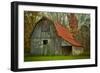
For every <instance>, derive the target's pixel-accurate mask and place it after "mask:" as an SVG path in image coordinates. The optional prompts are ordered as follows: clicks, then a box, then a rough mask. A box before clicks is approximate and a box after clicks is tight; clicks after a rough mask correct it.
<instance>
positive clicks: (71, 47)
mask: <svg viewBox="0 0 100 73" xmlns="http://www.w3.org/2000/svg"><path fill="white" fill-rule="evenodd" d="M76 47H77V48H78V50H81V44H80V43H79V42H78V41H77V40H76V39H75V38H74V37H73V36H72V34H71V33H70V32H69V30H68V29H67V28H65V27H64V26H63V25H62V24H60V22H53V21H51V20H50V19H48V18H47V17H42V18H41V19H40V20H39V21H38V22H37V23H36V24H35V27H34V28H33V31H32V33H31V54H33V55H72V54H73V53H75V52H74V51H76V50H77V48H76ZM75 49H76V50H75Z"/></svg>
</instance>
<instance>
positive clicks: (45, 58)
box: [24, 55, 90, 62]
mask: <svg viewBox="0 0 100 73" xmlns="http://www.w3.org/2000/svg"><path fill="white" fill-rule="evenodd" d="M89 58H90V56H87V55H84V56H82V55H80V56H25V57H24V61H25V62H28V61H48V60H49V61H50V60H75V59H89Z"/></svg>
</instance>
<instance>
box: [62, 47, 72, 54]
mask: <svg viewBox="0 0 100 73" xmlns="http://www.w3.org/2000/svg"><path fill="white" fill-rule="evenodd" d="M71 53H72V46H62V54H63V55H70V54H71Z"/></svg>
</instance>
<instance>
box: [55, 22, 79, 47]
mask: <svg viewBox="0 0 100 73" xmlns="http://www.w3.org/2000/svg"><path fill="white" fill-rule="evenodd" d="M54 26H55V28H56V31H57V34H58V36H60V37H61V38H63V39H64V40H65V41H67V42H69V43H70V44H72V45H73V46H76V47H81V44H80V43H79V42H78V41H77V40H76V39H75V38H74V37H73V36H72V34H71V33H70V31H69V30H68V29H67V28H65V27H64V26H62V25H61V24H60V23H59V22H55V23H54Z"/></svg>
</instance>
